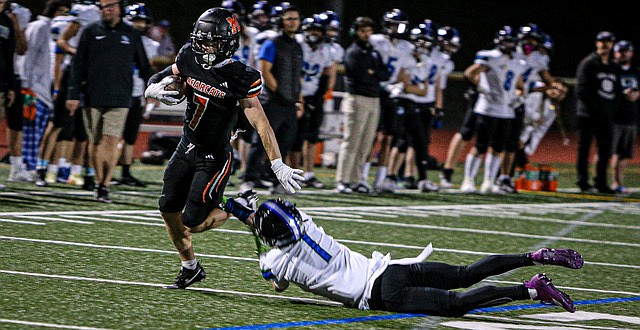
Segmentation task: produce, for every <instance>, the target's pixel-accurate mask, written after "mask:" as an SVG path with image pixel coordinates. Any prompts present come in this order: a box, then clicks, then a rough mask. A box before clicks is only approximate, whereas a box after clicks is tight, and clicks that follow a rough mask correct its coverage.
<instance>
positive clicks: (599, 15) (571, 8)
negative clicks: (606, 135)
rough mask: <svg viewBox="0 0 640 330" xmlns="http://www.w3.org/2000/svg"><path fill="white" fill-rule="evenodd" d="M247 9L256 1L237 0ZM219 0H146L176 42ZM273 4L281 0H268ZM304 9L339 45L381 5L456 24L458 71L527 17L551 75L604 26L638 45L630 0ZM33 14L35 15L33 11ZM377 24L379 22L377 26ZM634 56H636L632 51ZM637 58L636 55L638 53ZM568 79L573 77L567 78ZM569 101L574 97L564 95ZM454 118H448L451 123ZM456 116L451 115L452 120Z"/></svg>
mask: <svg viewBox="0 0 640 330" xmlns="http://www.w3.org/2000/svg"><path fill="white" fill-rule="evenodd" d="M44 2H45V1H43V0H18V3H20V4H22V5H24V6H26V7H28V8H30V9H31V10H32V12H33V13H34V14H37V13H39V12H40V11H41V10H42V8H43V6H44ZM241 2H242V3H243V4H244V5H245V7H246V8H247V10H250V9H251V6H252V5H253V3H255V1H241ZM220 3H221V0H217V1H216V0H214V1H211V0H184V1H179V0H175V1H168V0H150V1H147V2H146V4H147V6H148V8H149V9H150V10H151V14H152V15H153V17H154V20H155V21H159V20H161V19H167V20H169V21H170V22H171V23H172V28H171V34H172V36H173V38H174V41H175V43H176V47H177V48H179V47H180V46H181V44H182V43H183V42H184V41H185V40H186V38H188V35H189V32H190V31H191V27H192V23H193V21H194V20H195V19H196V18H197V17H198V16H199V15H200V14H201V13H202V12H203V11H204V10H206V9H208V8H210V7H215V6H219V5H220ZM270 3H271V4H277V3H279V2H276V1H270ZM291 3H292V4H294V5H296V6H298V7H300V8H301V10H302V14H303V16H307V15H311V14H314V13H318V12H321V11H324V10H327V9H332V10H334V11H336V12H338V13H339V14H340V17H341V18H342V24H343V35H342V39H343V40H342V41H343V45H347V44H348V43H349V42H350V40H348V37H347V33H346V32H347V30H348V27H349V24H350V22H352V21H353V20H354V19H355V17H357V16H369V17H371V18H373V19H374V20H375V21H376V22H380V19H381V17H382V15H383V13H384V12H385V11H388V10H390V9H392V8H400V9H402V10H403V11H404V12H405V13H407V15H408V16H409V19H410V24H411V25H415V24H417V23H418V22H420V21H422V20H423V19H425V18H429V19H431V20H432V21H434V22H435V23H436V24H438V25H450V26H453V27H455V28H457V29H458V31H459V32H460V35H461V38H462V48H461V50H460V52H459V53H458V54H456V55H455V56H454V57H453V60H454V62H455V65H456V68H455V70H456V71H462V70H464V68H466V67H467V66H468V65H470V64H471V63H472V61H473V58H474V55H475V52H476V51H478V50H480V49H486V48H492V44H491V41H492V39H493V35H494V34H495V32H496V31H497V30H498V29H499V28H500V27H501V26H502V25H512V26H513V27H514V28H517V27H519V26H520V25H523V24H526V23H536V24H538V25H539V27H540V28H541V29H542V30H543V31H545V32H547V33H548V34H549V35H551V37H552V38H553V41H554V45H555V50H554V52H553V54H552V55H551V64H550V69H551V70H550V71H551V73H552V74H553V75H555V76H559V77H565V78H568V79H573V78H574V76H575V70H576V67H577V65H578V63H579V62H580V60H581V59H582V58H583V57H584V56H585V55H587V54H588V53H589V52H591V51H593V49H594V37H595V35H596V34H597V33H598V32H599V31H602V30H610V31H612V32H614V33H615V34H616V36H617V37H618V39H619V40H620V39H627V40H631V41H632V42H633V43H634V45H636V46H640V20H639V18H640V13H638V12H637V11H636V10H632V9H631V7H630V4H631V2H629V1H600V2H596V5H588V4H587V3H586V2H585V1H573V0H571V1H563V0H556V1H504V0H498V1H495V0H494V1H491V2H489V1H462V0H449V1H444V0H428V1H383V0H366V1H362V0H358V1H354V0H350V1H349V0H344V1H340V0H315V1H308V0H299V1H291ZM34 18H35V16H34ZM378 27H379V26H378ZM636 57H637V56H636ZM636 63H638V62H637V58H636ZM569 81H571V80H569ZM462 88H464V86H461V84H456V83H452V84H450V88H448V90H447V94H448V95H451V94H454V95H453V96H451V97H448V100H450V102H452V103H454V104H453V105H452V106H454V107H457V106H459V105H460V104H456V103H458V101H457V100H459V99H460V98H459V97H456V96H455V95H461V94H459V93H460V92H461V89H462ZM567 103H568V106H569V107H572V100H571V99H568V102H567ZM451 122H452V121H449V123H451ZM454 122H455V121H454Z"/></svg>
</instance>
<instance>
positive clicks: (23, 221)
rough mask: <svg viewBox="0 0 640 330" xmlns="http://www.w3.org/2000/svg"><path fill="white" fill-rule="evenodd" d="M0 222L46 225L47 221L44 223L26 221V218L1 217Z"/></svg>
mask: <svg viewBox="0 0 640 330" xmlns="http://www.w3.org/2000/svg"><path fill="white" fill-rule="evenodd" d="M0 222H8V223H17V224H21V225H40V226H44V225H46V223H43V222H36V221H25V220H13V219H0Z"/></svg>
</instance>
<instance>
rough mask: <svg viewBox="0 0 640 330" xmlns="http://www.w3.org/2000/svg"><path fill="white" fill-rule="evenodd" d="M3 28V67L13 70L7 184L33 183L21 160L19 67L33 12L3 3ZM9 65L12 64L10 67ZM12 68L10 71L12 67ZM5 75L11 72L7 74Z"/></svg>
mask: <svg viewBox="0 0 640 330" xmlns="http://www.w3.org/2000/svg"><path fill="white" fill-rule="evenodd" d="M0 8H1V9H0V10H1V13H0V16H1V18H0V25H2V26H3V28H2V36H0V37H2V38H3V39H4V40H5V42H6V46H7V47H6V48H5V47H3V50H5V49H6V53H4V52H3V55H6V56H7V57H6V58H5V60H4V61H5V64H4V66H5V67H6V68H7V69H8V70H10V72H11V74H12V75H11V76H6V77H5V78H4V79H5V80H11V81H8V82H5V84H6V85H5V88H7V89H6V99H7V103H6V104H5V105H4V107H5V108H6V111H5V112H6V116H7V141H8V144H9V161H10V163H11V169H10V171H9V178H8V181H30V180H31V177H30V175H29V173H28V172H27V171H26V170H25V166H24V160H23V157H22V104H23V101H24V97H23V96H22V93H21V92H20V89H21V88H20V72H19V67H20V66H21V65H19V63H20V61H21V59H22V58H23V56H22V55H24V54H25V52H26V51H27V42H26V39H25V36H24V32H25V30H26V28H27V24H28V23H29V21H30V20H31V11H29V9H27V8H25V7H22V6H20V5H18V4H17V3H12V2H11V1H0ZM9 62H11V63H10V64H9ZM9 67H11V68H9ZM5 73H9V71H6V72H5Z"/></svg>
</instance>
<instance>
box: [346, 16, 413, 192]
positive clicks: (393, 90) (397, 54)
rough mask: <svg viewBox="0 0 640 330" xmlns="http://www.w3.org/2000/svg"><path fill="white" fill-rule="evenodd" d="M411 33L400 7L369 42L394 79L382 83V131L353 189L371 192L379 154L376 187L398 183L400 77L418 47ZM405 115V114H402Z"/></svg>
mask: <svg viewBox="0 0 640 330" xmlns="http://www.w3.org/2000/svg"><path fill="white" fill-rule="evenodd" d="M408 35H409V18H408V16H407V15H406V14H405V12H403V11H402V10H400V9H397V8H395V9H392V10H390V11H388V12H386V13H385V14H384V15H383V16H382V33H376V34H373V35H371V38H369V42H370V43H371V45H373V48H374V49H375V50H376V51H378V53H380V56H382V60H383V62H384V63H385V64H386V65H387V68H388V69H389V71H390V72H391V78H389V80H388V81H386V82H384V83H382V86H383V87H384V88H383V89H382V91H381V93H380V109H381V113H380V121H379V124H378V134H377V136H376V142H375V144H374V148H373V150H372V152H371V155H370V157H369V161H368V162H367V163H365V164H364V165H363V168H362V177H361V183H360V184H359V185H358V186H357V187H355V188H354V189H353V190H354V191H356V192H369V190H370V189H369V186H368V183H367V180H368V176H369V169H370V168H371V163H372V161H373V159H374V158H375V156H376V153H377V158H378V159H377V163H378V169H377V171H376V176H375V180H374V184H373V188H374V189H375V190H376V191H379V192H387V193H392V192H394V191H395V190H396V189H397V188H398V186H397V178H394V177H393V176H389V175H387V174H388V173H387V172H388V168H389V166H390V165H393V164H394V163H395V162H397V161H398V160H397V157H394V156H392V154H391V147H392V146H393V144H394V139H395V137H396V135H398V134H396V133H399V132H401V131H402V124H403V123H402V120H400V119H401V118H398V115H399V114H398V107H397V105H396V98H397V97H398V94H399V93H397V91H399V90H401V89H402V86H401V84H399V82H400V81H399V80H398V77H400V75H401V74H402V73H403V72H405V71H406V70H407V65H408V63H409V62H410V61H411V57H412V55H411V54H412V53H413V50H414V46H413V44H412V43H411V42H409V41H407V40H405V39H407V36H408ZM400 116H401V114H400ZM400 160H401V159H400Z"/></svg>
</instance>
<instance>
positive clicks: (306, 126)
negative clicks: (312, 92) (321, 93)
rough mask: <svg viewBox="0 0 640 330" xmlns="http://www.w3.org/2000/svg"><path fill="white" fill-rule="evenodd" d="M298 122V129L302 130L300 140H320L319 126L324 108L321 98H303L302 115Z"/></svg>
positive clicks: (322, 118) (311, 141)
mask: <svg viewBox="0 0 640 330" xmlns="http://www.w3.org/2000/svg"><path fill="white" fill-rule="evenodd" d="M300 119H302V120H301V121H300V122H299V123H298V124H299V125H301V126H302V127H300V126H298V131H301V132H302V140H303V141H309V142H310V143H317V142H320V141H322V140H321V139H320V126H322V121H323V120H324V108H323V102H322V99H321V98H317V97H315V96H311V97H305V98H304V116H302V118H300Z"/></svg>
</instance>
